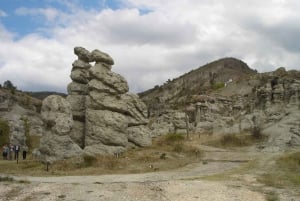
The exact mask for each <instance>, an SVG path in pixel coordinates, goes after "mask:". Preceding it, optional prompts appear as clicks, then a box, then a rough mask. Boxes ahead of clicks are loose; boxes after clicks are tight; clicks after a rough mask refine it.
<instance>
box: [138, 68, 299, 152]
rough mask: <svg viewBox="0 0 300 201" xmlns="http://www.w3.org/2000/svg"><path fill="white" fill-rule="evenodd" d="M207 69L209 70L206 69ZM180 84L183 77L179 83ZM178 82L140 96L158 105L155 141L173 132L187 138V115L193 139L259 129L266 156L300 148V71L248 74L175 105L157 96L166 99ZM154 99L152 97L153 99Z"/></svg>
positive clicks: (179, 97)
mask: <svg viewBox="0 0 300 201" xmlns="http://www.w3.org/2000/svg"><path fill="white" fill-rule="evenodd" d="M205 70H207V71H209V69H208V68H205ZM199 71H201V70H199ZM193 73H195V74H196V73H197V72H196V71H195V72H193ZM191 74H192V73H191ZM191 76H192V75H191ZM193 76H194V77H196V75H193ZM180 79H182V77H180V78H178V80H180ZM199 79H200V78H199ZM175 80H176V82H177V79H175ZM176 82H175V81H173V82H169V83H168V84H166V86H168V87H164V86H162V87H160V88H159V87H157V88H155V89H153V90H152V91H149V92H148V94H149V95H150V96H146V97H145V93H142V95H143V96H144V97H143V99H145V100H153V102H155V104H154V105H151V104H152V103H153V102H152V103H150V104H149V105H148V109H149V112H148V113H149V115H150V117H151V118H152V120H151V122H152V124H151V129H152V135H153V136H156V135H163V134H166V133H169V132H180V133H185V132H186V131H185V130H184V129H186V124H185V122H184V113H186V114H187V115H188V116H189V130H190V131H191V132H190V133H191V134H193V133H194V134H199V135H201V134H210V135H226V134H233V133H251V132H252V131H254V130H255V129H259V131H261V133H262V134H265V135H267V136H268V137H269V140H268V142H267V143H266V144H265V148H264V149H263V150H264V151H280V150H286V149H289V148H293V147H298V146H299V144H300V134H299V128H300V124H299V122H300V117H299V114H300V72H299V71H286V70H285V69H284V68H279V69H277V70H276V71H274V72H269V73H262V74H255V75H253V74H250V75H249V76H248V77H245V79H243V80H241V79H237V80H235V79H230V82H226V83H227V84H226V85H224V86H223V88H220V89H218V90H213V89H211V92H209V91H208V92H207V93H205V94H201V93H200V92H201V89H199V90H198V91H195V93H196V94H193V92H190V94H188V95H184V93H179V95H178V94H177V97H176V101H177V102H174V100H172V99H168V98H164V97H163V96H159V97H158V96H157V95H156V93H158V92H159V93H161V94H168V92H170V91H172V90H174V88H176V87H177V85H176ZM199 82H201V80H199ZM202 82H205V80H202ZM195 83H196V82H195ZM195 83H190V84H191V86H190V85H187V86H186V89H190V88H193V84H195ZM173 84H174V86H173ZM198 93H199V94H198ZM151 94H152V95H153V94H154V95H153V97H152V96H151ZM171 95H174V94H171ZM171 95H170V96H171ZM160 105H164V108H161V107H158V106H160ZM154 106H156V107H154ZM180 113H183V114H181V118H180V117H179V116H178V115H179V114H180ZM176 127H177V128H181V129H176Z"/></svg>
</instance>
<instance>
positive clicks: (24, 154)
mask: <svg viewBox="0 0 300 201" xmlns="http://www.w3.org/2000/svg"><path fill="white" fill-rule="evenodd" d="M22 149H23V160H25V159H26V155H27V151H28V147H27V146H26V145H24V146H23V148H22Z"/></svg>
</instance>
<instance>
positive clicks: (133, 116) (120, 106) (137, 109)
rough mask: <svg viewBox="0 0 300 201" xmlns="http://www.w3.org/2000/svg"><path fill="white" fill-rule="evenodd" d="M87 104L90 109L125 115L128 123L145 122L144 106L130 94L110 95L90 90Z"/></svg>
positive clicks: (137, 123)
mask: <svg viewBox="0 0 300 201" xmlns="http://www.w3.org/2000/svg"><path fill="white" fill-rule="evenodd" d="M87 106H88V107H89V108H92V109H98V110H110V111H113V112H118V113H121V114H124V115H126V116H127V117H128V118H129V119H128V120H129V121H128V123H129V124H131V125H144V124H147V122H148V120H147V119H146V110H144V109H145V108H146V107H145V105H144V104H143V103H141V102H139V101H138V99H137V97H136V96H132V95H130V94H123V95H119V96H112V95H109V94H107V93H97V92H95V91H91V92H90V93H89V99H88V100H87Z"/></svg>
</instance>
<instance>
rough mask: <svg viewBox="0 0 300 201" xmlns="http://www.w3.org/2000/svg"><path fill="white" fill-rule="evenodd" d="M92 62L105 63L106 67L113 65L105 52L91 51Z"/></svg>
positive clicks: (112, 61)
mask: <svg viewBox="0 0 300 201" xmlns="http://www.w3.org/2000/svg"><path fill="white" fill-rule="evenodd" d="M91 57H92V60H93V61H95V62H96V63H106V64H108V65H114V60H113V59H112V58H111V57H110V56H109V55H108V54H106V53H105V52H101V51H100V50H93V51H92V52H91Z"/></svg>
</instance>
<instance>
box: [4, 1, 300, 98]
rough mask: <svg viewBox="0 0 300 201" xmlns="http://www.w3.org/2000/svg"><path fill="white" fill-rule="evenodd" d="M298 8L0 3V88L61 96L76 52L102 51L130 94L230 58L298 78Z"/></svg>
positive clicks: (294, 4) (284, 4)
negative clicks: (290, 72) (5, 85)
mask: <svg viewBox="0 0 300 201" xmlns="http://www.w3.org/2000/svg"><path fill="white" fill-rule="evenodd" d="M299 10H300V1H299V0H265V1H261V0H251V1H249V0H0V84H3V82H5V81H6V80H10V81H11V82H12V83H13V84H14V85H15V86H17V88H18V89H20V90H24V91H57V92H66V89H67V85H68V84H69V83H70V82H71V79H70V74H71V69H72V63H73V61H74V60H76V59H77V57H76V55H74V53H73V49H74V47H76V46H81V47H84V48H86V49H88V50H89V51H92V50H94V49H99V50H101V51H103V52H106V53H108V54H109V55H110V56H111V57H112V58H113V59H114V61H115V65H114V66H113V67H112V71H114V72H116V73H119V74H121V75H122V76H123V77H125V79H126V80H127V82H128V84H129V89H130V91H131V92H134V93H136V92H141V91H144V90H147V89H150V88H152V87H154V86H155V85H161V84H163V83H164V82H165V81H166V80H168V79H173V78H176V77H178V76H180V75H182V74H184V73H187V72H189V71H191V70H192V69H196V68H198V67H199V66H202V65H204V64H206V63H209V62H212V61H214V60H216V59H220V58H224V57H235V58H237V59H241V60H243V61H244V62H246V63H247V64H248V65H249V66H250V67H251V68H252V69H256V70H258V72H266V71H272V70H275V69H276V68H278V67H282V66H283V67H285V68H286V69H287V70H290V69H297V70H300V39H299V36H300V12H299Z"/></svg>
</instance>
